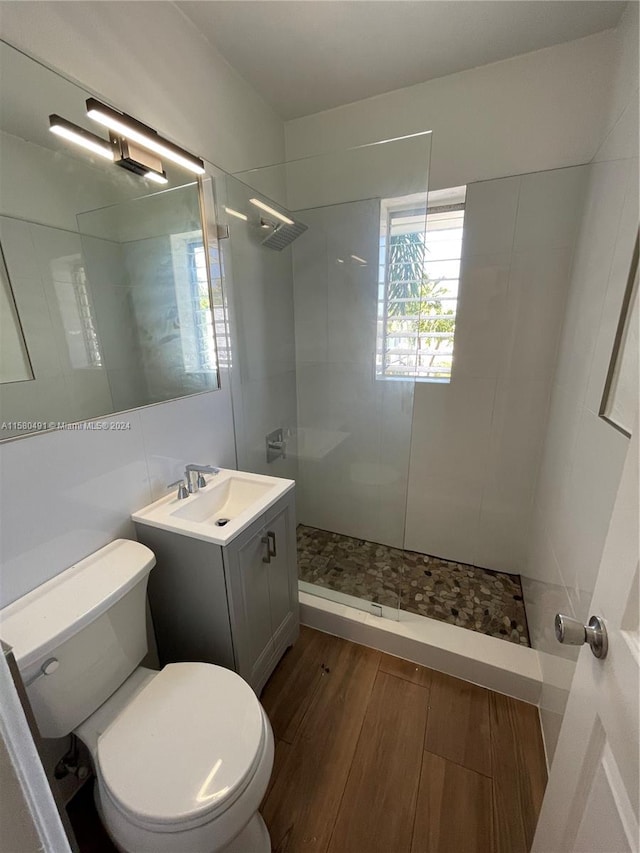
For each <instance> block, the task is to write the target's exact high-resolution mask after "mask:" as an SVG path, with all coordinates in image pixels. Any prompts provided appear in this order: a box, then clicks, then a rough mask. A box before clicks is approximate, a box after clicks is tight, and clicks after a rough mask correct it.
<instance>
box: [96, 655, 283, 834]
mask: <svg viewBox="0 0 640 853" xmlns="http://www.w3.org/2000/svg"><path fill="white" fill-rule="evenodd" d="M266 740H267V732H266V723H265V717H264V714H263V712H262V709H261V706H260V703H259V702H258V700H257V698H256V696H255V694H254V693H253V691H252V690H251V688H250V687H249V685H248V684H247V683H246V682H245V681H243V679H241V678H240V677H239V676H238V675H236V673H234V672H231V671H230V670H227V669H223V668H222V667H218V666H213V665H212V664H204V663H177V664H169V665H168V666H166V667H165V668H164V669H163V670H162V671H161V672H159V673H158V674H157V675H156V676H155V677H153V678H152V679H151V680H150V681H149V682H148V683H147V684H146V685H145V686H144V687H143V688H142V690H140V691H139V692H138V693H137V694H136V695H135V696H134V698H133V699H132V701H131V702H130V703H129V704H128V705H127V706H126V707H125V708H124V710H123V711H122V712H121V713H120V714H118V716H117V717H116V718H115V720H114V721H113V722H112V723H111V725H109V726H108V728H107V729H106V730H105V731H104V732H103V733H102V734H101V735H100V736H99V738H98V743H97V750H96V770H97V775H98V780H99V785H100V786H101V787H102V790H103V792H104V793H105V794H106V795H107V796H108V798H109V799H110V800H111V801H112V803H113V805H114V806H115V807H116V808H117V809H118V811H120V812H122V813H123V814H124V815H125V816H126V818H127V820H128V821H130V822H132V823H134V824H135V825H137V826H139V827H141V828H143V829H147V830H150V831H152V832H160V833H162V832H177V831H183V830H188V829H191V828H193V827H197V826H201V825H202V824H205V823H208V822H210V821H212V820H214V819H215V818H217V817H219V816H220V814H222V813H223V812H224V811H226V810H227V809H228V808H229V807H230V806H232V805H233V803H234V802H235V801H236V800H237V799H238V798H239V797H240V796H241V795H242V793H243V791H244V790H245V788H246V787H247V785H248V784H249V783H250V782H251V780H252V778H253V776H254V774H255V772H256V767H257V765H258V764H259V762H260V761H261V760H262V756H263V752H264V750H265V744H266Z"/></svg>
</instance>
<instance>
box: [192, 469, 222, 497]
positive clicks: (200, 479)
mask: <svg viewBox="0 0 640 853" xmlns="http://www.w3.org/2000/svg"><path fill="white" fill-rule="evenodd" d="M219 472H220V469H219V468H214V467H213V465H195V464H193V463H189V465H187V466H186V468H185V469H184V478H185V480H186V481H187V489H188V490H189V494H190V495H192V494H193V493H194V492H197V491H198V489H201V488H202V487H203V486H206V485H207V481H206V480H205V478H204V474H218V473H219ZM193 474H197V475H198V476H197V477H196V478H195V482H194V478H193Z"/></svg>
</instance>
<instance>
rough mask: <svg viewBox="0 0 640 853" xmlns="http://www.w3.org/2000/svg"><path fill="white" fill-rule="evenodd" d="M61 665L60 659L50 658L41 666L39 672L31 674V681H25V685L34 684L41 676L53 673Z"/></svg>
mask: <svg viewBox="0 0 640 853" xmlns="http://www.w3.org/2000/svg"><path fill="white" fill-rule="evenodd" d="M59 666H60V661H59V660H58V658H48V659H47V660H46V661H45V662H44V663H43V664H42V666H41V667H40V669H39V670H38V672H36V674H35V675H33V676H31V678H30V679H29V681H25V682H24V686H25V687H29V686H31V685H32V684H33V682H34V681H37V680H38V679H39V678H42V676H43V675H53V673H54V672H55V671H56V669H57V668H58V667H59Z"/></svg>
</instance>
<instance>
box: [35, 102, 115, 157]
mask: <svg viewBox="0 0 640 853" xmlns="http://www.w3.org/2000/svg"><path fill="white" fill-rule="evenodd" d="M49 130H50V131H51V133H55V134H56V136H61V137H62V138H63V139H67V140H68V141H69V142H74V143H75V144H76V145H81V146H82V147H83V148H86V149H88V150H89V151H91V152H93V153H94V154H97V155H98V156H99V157H104V158H105V160H111V162H112V163H113V160H114V153H115V151H114V147H113V145H112V144H111V143H109V142H107V140H106V139H102V138H101V137H100V136H96V135H95V134H93V133H90V132H89V131H88V130H84V128H82V127H78V125H77V124H73V123H72V122H70V121H67V120H66V119H65V118H61V117H60V116H59V115H56V114H55V113H54V114H53V115H50V116H49Z"/></svg>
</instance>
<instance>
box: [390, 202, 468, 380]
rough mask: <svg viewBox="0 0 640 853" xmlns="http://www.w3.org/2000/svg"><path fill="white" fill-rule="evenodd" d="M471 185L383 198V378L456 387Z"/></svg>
mask: <svg viewBox="0 0 640 853" xmlns="http://www.w3.org/2000/svg"><path fill="white" fill-rule="evenodd" d="M465 192H466V187H453V188H451V189H447V190H438V191H436V192H432V193H429V195H428V197H427V196H426V194H420V195H413V196H406V197H404V198H396V199H383V201H382V205H381V222H380V267H379V279H378V344H377V353H376V374H377V376H378V378H380V379H393V378H395V379H401V378H404V379H408V378H416V379H419V380H422V381H429V382H449V381H450V380H451V368H452V364H453V348H454V336H455V322H456V309H457V302H458V280H459V276H460V257H461V250H462V232H463V224H464V199H465Z"/></svg>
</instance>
